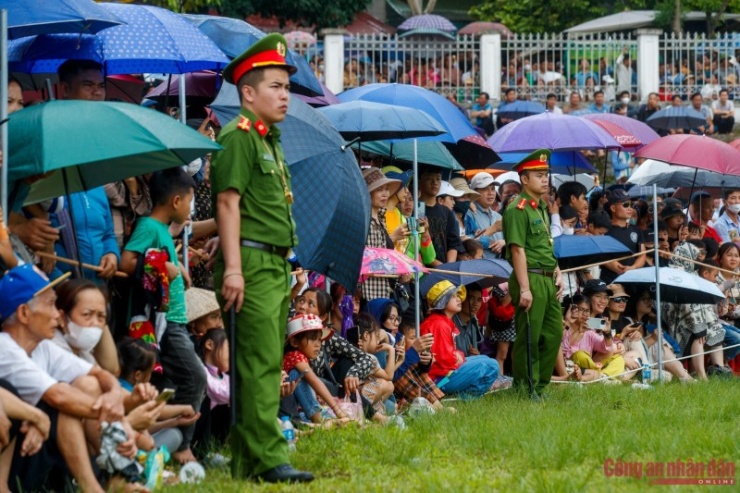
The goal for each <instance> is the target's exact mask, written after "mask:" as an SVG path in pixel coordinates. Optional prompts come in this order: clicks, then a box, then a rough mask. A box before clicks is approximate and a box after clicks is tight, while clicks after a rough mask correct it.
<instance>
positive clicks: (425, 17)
mask: <svg viewBox="0 0 740 493" xmlns="http://www.w3.org/2000/svg"><path fill="white" fill-rule="evenodd" d="M398 29H399V30H401V31H408V30H411V29H439V30H440V31H447V32H453V33H454V32H455V31H457V28H456V27H455V25H454V24H453V23H452V22H450V21H449V20H448V19H446V18H444V17H442V16H441V15H434V14H422V15H415V16H413V17H409V18H408V19H406V20H405V21H403V22H402V23H401V25H400V26H398Z"/></svg>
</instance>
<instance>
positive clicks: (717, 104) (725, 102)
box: [712, 89, 735, 134]
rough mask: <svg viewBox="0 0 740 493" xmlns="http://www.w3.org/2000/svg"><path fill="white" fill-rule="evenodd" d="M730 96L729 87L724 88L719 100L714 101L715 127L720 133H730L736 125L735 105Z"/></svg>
mask: <svg viewBox="0 0 740 493" xmlns="http://www.w3.org/2000/svg"><path fill="white" fill-rule="evenodd" d="M729 97H730V93H729V92H727V89H722V90H721V91H720V92H719V100H717V101H714V102H713V103H712V112H713V113H714V127H715V128H716V129H717V133H718V134H729V133H731V132H732V128H733V127H734V126H735V105H734V103H733V102H732V101H730V99H729Z"/></svg>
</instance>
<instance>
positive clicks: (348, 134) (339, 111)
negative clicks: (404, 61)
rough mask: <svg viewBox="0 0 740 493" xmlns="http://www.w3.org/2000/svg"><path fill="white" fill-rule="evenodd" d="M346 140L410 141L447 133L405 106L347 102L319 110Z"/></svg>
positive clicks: (422, 113) (426, 115)
mask: <svg viewBox="0 0 740 493" xmlns="http://www.w3.org/2000/svg"><path fill="white" fill-rule="evenodd" d="M318 111H319V112H321V113H322V114H323V115H324V116H325V117H326V118H327V119H328V120H329V121H330V122H331V123H332V124H333V125H334V128H336V129H337V130H338V131H339V133H340V134H341V135H342V137H344V138H345V139H348V140H354V139H360V140H362V141H372V140H387V139H411V138H415V137H427V136H433V135H441V134H443V133H445V132H446V130H445V129H444V128H443V127H442V126H441V125H440V124H439V123H438V122H437V121H436V120H435V119H434V118H432V117H431V116H429V115H428V114H427V113H426V112H424V111H421V110H417V109H414V108H407V107H405V106H393V105H390V104H383V103H373V102H371V101H360V100H358V101H349V102H347V103H339V104H335V105H331V106H325V107H323V108H320V109H319V110H318Z"/></svg>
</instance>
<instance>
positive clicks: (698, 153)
mask: <svg viewBox="0 0 740 493" xmlns="http://www.w3.org/2000/svg"><path fill="white" fill-rule="evenodd" d="M635 156H636V157H638V158H641V157H644V158H650V159H655V160H657V161H663V162H665V163H670V164H680V165H683V166H689V167H691V168H698V169H706V170H709V171H716V172H717V173H722V174H725V175H735V176H740V151H738V150H737V149H735V148H734V147H732V146H731V145H730V144H725V143H724V142H722V141H720V140H717V139H713V138H711V137H706V136H703V135H686V134H682V135H668V136H666V137H661V138H660V139H658V140H656V141H653V142H651V143H650V144H648V145H646V146H645V147H643V148H642V149H640V150H639V151H637V152H636V153H635Z"/></svg>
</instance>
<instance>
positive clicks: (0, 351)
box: [0, 264, 138, 492]
mask: <svg viewBox="0 0 740 493" xmlns="http://www.w3.org/2000/svg"><path fill="white" fill-rule="evenodd" d="M52 288H53V284H51V283H49V281H48V279H47V278H46V277H45V276H44V275H43V274H42V273H41V271H39V270H38V269H36V268H35V267H33V266H32V265H29V264H26V265H22V266H20V267H16V268H14V269H12V270H10V271H9V272H8V273H7V274H6V275H5V276H4V277H3V278H2V279H0V317H2V319H3V323H2V329H3V332H2V333H0V339H2V343H1V344H0V379H4V380H7V381H8V382H9V383H10V384H11V385H12V386H13V387H15V389H16V390H17V391H18V395H19V397H20V398H21V399H22V400H23V401H25V402H26V403H28V404H30V405H33V406H38V407H39V409H41V410H43V411H44V412H45V413H46V414H48V415H49V416H50V419H51V423H52V428H51V429H52V430H54V432H55V433H56V435H54V433H52V434H51V435H50V437H49V438H50V440H49V441H48V442H47V443H46V444H45V445H44V450H43V451H42V453H41V454H36V455H34V456H32V457H28V456H25V454H21V450H20V448H18V449H17V452H18V453H17V454H16V455H15V456H14V457H13V458H12V463H13V470H12V471H11V473H10V477H9V479H8V481H9V482H10V484H13V485H20V487H21V488H22V489H24V490H26V491H36V490H40V489H44V488H46V487H47V485H46V481H47V480H48V479H49V478H48V473H49V471H50V469H51V468H52V467H54V466H55V465H62V464H63V463H64V462H66V466H67V468H68V469H69V472H70V473H71V474H72V476H73V477H74V479H75V480H76V481H77V484H78V485H79V487H80V488H81V489H82V490H83V491H100V492H102V491H103V488H102V487H101V486H100V484H99V483H98V480H97V478H96V477H95V474H94V472H93V468H92V464H91V462H90V460H89V454H88V443H90V444H92V445H93V447H94V448H96V447H99V445H100V444H99V439H100V438H99V437H100V435H99V434H98V431H97V430H99V427H100V423H103V422H107V423H115V422H120V423H121V424H122V426H123V427H124V429H125V430H126V432H127V441H126V442H125V443H124V444H123V445H122V446H121V447H119V449H118V451H119V452H120V453H121V454H122V455H123V456H126V457H131V458H132V457H133V456H134V454H135V453H136V445H135V443H134V433H133V430H132V429H131V427H130V426H129V425H128V423H127V421H126V420H125V419H124V417H123V415H124V409H125V407H129V406H132V405H133V404H135V402H134V401H135V399H136V397H134V399H131V398H129V399H124V394H123V392H122V390H121V386H120V385H119V383H118V380H117V379H116V377H114V376H113V375H111V374H110V373H109V372H107V371H105V370H103V369H102V368H100V367H98V366H94V365H92V364H90V363H88V362H86V361H84V360H82V359H80V358H78V357H77V356H75V355H73V354H72V353H70V352H68V351H65V350H63V349H61V348H60V347H59V346H57V345H56V344H54V343H53V342H52V341H51V340H50V339H51V338H52V337H53V336H54V330H55V329H56V327H57V325H58V323H59V312H58V311H57V308H56V306H55V302H56V293H55V292H54V290H53V289H52ZM132 395H133V394H132ZM137 397H138V396H137ZM96 421H97V422H98V424H97V425H96V424H95V422H96ZM42 431H43V432H42ZM93 431H95V433H94V434H93ZM28 433H34V434H36V435H37V437H38V438H39V439H41V438H42V437H45V436H46V432H45V430H38V429H37V430H36V431H32V430H29V431H28ZM96 453H97V450H96ZM63 458H66V460H63ZM5 470H7V469H5ZM29 471H34V473H33V474H32V475H30V474H29Z"/></svg>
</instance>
